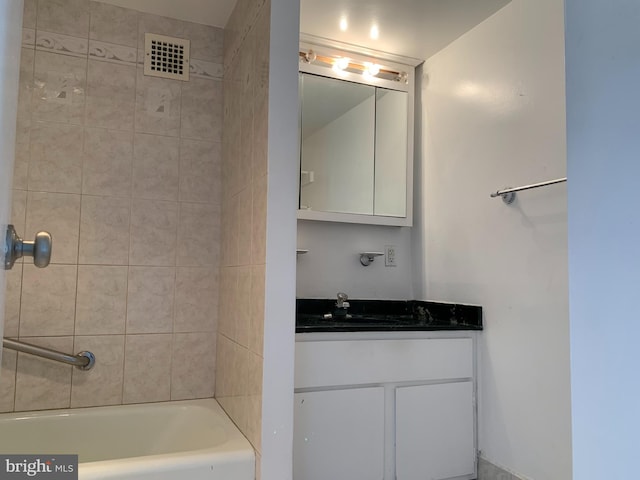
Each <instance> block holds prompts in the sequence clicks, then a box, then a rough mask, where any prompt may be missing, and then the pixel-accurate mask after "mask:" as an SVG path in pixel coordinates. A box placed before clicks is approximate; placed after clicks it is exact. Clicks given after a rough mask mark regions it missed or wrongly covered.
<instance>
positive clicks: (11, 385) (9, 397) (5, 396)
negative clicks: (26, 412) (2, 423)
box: [0, 332, 18, 412]
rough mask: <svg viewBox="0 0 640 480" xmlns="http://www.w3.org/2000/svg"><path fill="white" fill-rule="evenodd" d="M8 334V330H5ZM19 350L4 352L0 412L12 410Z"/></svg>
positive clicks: (0, 377) (0, 373)
mask: <svg viewBox="0 0 640 480" xmlns="http://www.w3.org/2000/svg"><path fill="white" fill-rule="evenodd" d="M5 335H6V332H5ZM17 358H18V352H12V351H9V350H6V351H4V352H2V368H0V412H12V411H13V407H14V401H15V396H16V361H17Z"/></svg>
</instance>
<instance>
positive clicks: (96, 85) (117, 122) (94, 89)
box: [86, 60, 136, 130]
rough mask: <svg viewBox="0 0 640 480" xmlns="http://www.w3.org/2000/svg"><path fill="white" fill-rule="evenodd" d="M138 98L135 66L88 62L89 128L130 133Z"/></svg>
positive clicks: (87, 122) (87, 117)
mask: <svg viewBox="0 0 640 480" xmlns="http://www.w3.org/2000/svg"><path fill="white" fill-rule="evenodd" d="M135 98H136V67H135V65H132V66H127V65H117V64H114V63H108V62H101V61H96V60H89V70H88V73H87V116H86V124H87V125H88V126H91V127H102V128H110V129H113V130H131V129H132V128H133V111H134V106H135Z"/></svg>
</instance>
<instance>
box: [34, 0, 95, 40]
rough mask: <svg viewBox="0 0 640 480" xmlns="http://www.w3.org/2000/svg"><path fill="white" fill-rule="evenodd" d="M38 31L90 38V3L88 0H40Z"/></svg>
mask: <svg viewBox="0 0 640 480" xmlns="http://www.w3.org/2000/svg"><path fill="white" fill-rule="evenodd" d="M38 29H40V30H46V31H47V32H54V33H63V34H65V35H71V36H74V37H81V38H88V36H89V2H87V1H86V0H38Z"/></svg>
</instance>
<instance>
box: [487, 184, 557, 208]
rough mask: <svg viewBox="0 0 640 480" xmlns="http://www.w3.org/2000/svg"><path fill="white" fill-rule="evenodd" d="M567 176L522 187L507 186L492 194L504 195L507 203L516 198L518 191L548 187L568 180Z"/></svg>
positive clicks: (494, 195)
mask: <svg viewBox="0 0 640 480" xmlns="http://www.w3.org/2000/svg"><path fill="white" fill-rule="evenodd" d="M566 181H567V178H566V177H565V178H557V179H555V180H549V181H548V182H540V183H532V184H531V185H524V186H522V187H515V188H505V189H504V190H498V191H497V192H495V193H492V194H491V198H496V197H502V201H503V202H504V203H506V204H507V205H510V204H511V203H513V201H514V200H515V199H516V192H521V191H523V190H531V189H532V188H540V187H546V186H547V185H555V184H556V183H563V182H566Z"/></svg>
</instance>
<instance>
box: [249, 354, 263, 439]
mask: <svg viewBox="0 0 640 480" xmlns="http://www.w3.org/2000/svg"><path fill="white" fill-rule="evenodd" d="M248 361H249V366H248V371H249V379H248V392H247V394H248V401H249V405H248V413H247V429H248V432H247V437H248V439H249V441H250V442H251V444H252V445H253V446H254V447H255V448H256V449H258V450H259V449H260V448H261V441H260V440H261V439H260V436H261V433H262V429H261V425H262V364H263V360H262V357H261V356H259V355H256V354H254V353H252V352H249V354H248Z"/></svg>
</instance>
